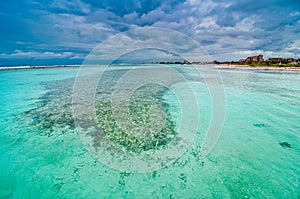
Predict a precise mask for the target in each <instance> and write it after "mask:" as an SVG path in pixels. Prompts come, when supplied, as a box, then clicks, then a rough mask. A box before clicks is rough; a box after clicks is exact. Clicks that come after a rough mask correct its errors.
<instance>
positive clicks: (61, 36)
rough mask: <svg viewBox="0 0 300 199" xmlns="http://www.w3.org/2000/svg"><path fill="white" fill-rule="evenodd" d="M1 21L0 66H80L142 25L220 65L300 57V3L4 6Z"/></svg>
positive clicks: (32, 2) (109, 0)
mask: <svg viewBox="0 0 300 199" xmlns="http://www.w3.org/2000/svg"><path fill="white" fill-rule="evenodd" d="M0 15H1V17H0V25H1V31H0V42H1V49H0V65H43V64H81V62H82V60H83V59H84V58H85V56H86V55H87V54H88V53H89V52H90V51H91V50H92V49H93V48H94V47H95V46H96V45H97V44H99V43H100V42H102V41H104V40H105V39H107V38H108V37H110V36H112V35H115V34H117V33H120V32H123V31H127V30H130V29H134V28H138V27H160V28H169V29H172V30H176V31H179V32H181V33H184V34H186V35H188V36H189V37H191V38H192V39H194V40H196V41H197V42H198V43H199V44H200V45H201V46H202V47H203V48H204V49H205V50H206V51H207V52H208V53H209V55H210V56H211V57H212V59H217V60H222V61H223V60H239V59H240V58H244V57H247V56H249V55H256V54H258V53H263V54H264V55H265V57H278V56H282V57H300V1H299V0H263V1H257V0H226V1H225V0H187V1H184V0H164V1H154V0H140V1H133V0H124V1H121V0H39V1H38V0H24V1H19V0H1V1H0ZM195 60H197V58H196V57H195Z"/></svg>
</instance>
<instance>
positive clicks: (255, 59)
mask: <svg viewBox="0 0 300 199" xmlns="http://www.w3.org/2000/svg"><path fill="white" fill-rule="evenodd" d="M263 61H264V56H263V55H258V56H252V57H247V59H246V60H245V62H246V63H252V62H254V63H260V62H263Z"/></svg>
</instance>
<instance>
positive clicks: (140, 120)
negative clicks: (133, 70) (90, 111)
mask: <svg viewBox="0 0 300 199" xmlns="http://www.w3.org/2000/svg"><path fill="white" fill-rule="evenodd" d="M164 90H165V88H163V87H161V86H157V85H150V86H149V85H148V86H144V87H141V88H139V89H137V90H136V92H135V93H134V94H133V95H132V96H131V98H130V100H129V107H128V109H129V116H130V117H129V119H130V120H131V121H130V122H133V123H134V124H136V126H138V127H144V128H143V132H136V134H129V133H128V132H126V130H124V129H122V128H121V127H120V126H119V125H118V124H117V121H116V120H115V118H114V114H123V109H124V107H117V108H116V110H119V112H113V111H112V105H111V101H104V102H99V103H97V104H96V114H97V118H98V122H99V125H100V126H101V128H102V129H103V131H104V134H105V136H106V137H107V138H108V139H109V140H110V141H111V142H112V143H113V144H115V145H116V146H118V147H121V148H124V149H126V150H129V151H131V152H134V153H141V152H143V151H148V150H160V149H161V148H163V147H166V146H167V144H168V143H170V142H171V141H172V139H173V138H174V137H175V136H176V135H177V132H176V131H175V127H176V124H175V122H174V121H173V120H172V117H171V114H170V111H169V105H168V104H167V103H165V102H163V100H162V95H163V92H164ZM154 107H156V108H159V109H160V110H162V111H163V113H162V114H163V117H164V119H165V120H164V122H163V124H161V121H158V119H159V116H158V115H157V113H153V109H155V108H154ZM153 129H159V132H155V131H153ZM140 130H141V129H136V131H140ZM133 132H134V130H133ZM140 133H142V134H143V135H146V136H145V137H139V136H135V135H138V134H140Z"/></svg>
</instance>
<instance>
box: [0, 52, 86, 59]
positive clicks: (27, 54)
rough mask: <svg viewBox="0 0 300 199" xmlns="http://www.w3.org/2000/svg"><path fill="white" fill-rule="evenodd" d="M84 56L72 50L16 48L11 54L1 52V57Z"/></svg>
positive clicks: (45, 57)
mask: <svg viewBox="0 0 300 199" xmlns="http://www.w3.org/2000/svg"><path fill="white" fill-rule="evenodd" d="M79 57H80V58H82V55H80V54H74V53H72V52H62V53H55V52H50V51H46V52H37V51H28V52H24V51H22V50H15V51H14V53H11V54H5V53H3V54H0V58H34V59H53V58H71V59H72V58H73V59H74V58H79Z"/></svg>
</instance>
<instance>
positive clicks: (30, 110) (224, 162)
mask: <svg viewBox="0 0 300 199" xmlns="http://www.w3.org/2000/svg"><path fill="white" fill-rule="evenodd" d="M176 67H177V69H178V70H182V71H183V73H185V74H188V75H189V76H190V78H191V79H193V77H194V76H196V74H195V73H194V71H190V70H188V69H186V68H185V67H184V66H176ZM126 69H128V68H126V67H116V68H115V69H113V70H111V71H110V74H109V75H108V76H107V80H106V81H107V82H106V84H109V83H111V81H110V78H118V77H120V76H121V75H122V74H124V72H125V71H126ZM77 72H78V69H77V68H54V69H30V70H7V71H0V91H1V95H0V103H1V109H0V135H1V136H0V162H1V164H0V179H1V180H0V198H300V187H299V176H300V139H299V135H300V134H299V133H300V108H299V107H300V73H299V72H296V71H295V72H288V71H259V70H238V69H234V70H233V69H221V70H220V72H221V75H222V79H223V81H224V86H225V92H226V117H225V122H224V126H223V130H222V134H221V137H220V139H219V140H218V143H217V145H216V146H215V147H214V149H213V151H212V152H211V153H209V154H208V156H207V157H206V158H205V159H200V158H199V157H198V156H197V152H198V150H199V148H201V143H202V141H203V139H204V137H205V132H206V131H207V129H208V125H209V122H210V118H211V113H210V111H211V108H212V107H211V99H210V94H209V92H208V90H207V88H206V86H205V84H204V82H203V81H202V80H201V79H197V78H195V79H193V82H192V86H193V88H194V90H195V91H196V93H197V100H198V102H199V106H200V122H199V129H198V131H197V132H196V139H195V140H194V142H193V144H192V145H191V146H190V148H189V149H188V151H187V152H186V153H184V155H183V156H181V157H180V158H179V159H177V160H176V161H175V162H174V163H173V164H171V165H169V166H167V167H165V168H163V169H160V170H157V171H154V172H149V173H142V174H137V173H125V172H120V171H118V170H115V169H112V168H110V167H109V166H106V165H103V164H102V163H101V162H100V161H98V160H97V159H95V158H94V156H93V155H91V154H90V153H89V152H88V150H87V149H86V148H85V147H84V145H83V143H82V142H81V139H80V138H79V136H78V134H77V131H76V127H75V126H74V123H73V121H72V113H71V112H70V109H69V106H70V103H71V102H72V98H71V94H72V86H73V83H74V78H75V77H76V74H77ZM175 87H176V88H177V89H178V90H181V92H182V93H183V94H184V92H185V91H184V90H182V89H181V87H182V85H181V84H180V83H179V84H176V85H175ZM101 89H102V90H101ZM101 89H100V90H101V91H100V92H99V93H101V94H103V93H104V92H105V91H106V87H105V86H104V87H101ZM103 95H104V94H103ZM99 98H100V100H101V98H102V95H101V96H100V97H99ZM163 100H164V102H165V103H167V104H168V105H169V111H170V114H171V115H172V117H173V119H174V121H175V122H176V121H177V119H178V117H179V116H178V114H179V113H178V104H177V103H178V102H177V101H176V100H175V99H174V95H172V94H171V93H169V92H166V93H164V96H163ZM186 100H187V101H188V100H189V98H188V95H187V98H186ZM176 118H177V119H176ZM100 119H101V118H100ZM280 143H281V144H280ZM283 143H286V144H283Z"/></svg>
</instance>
